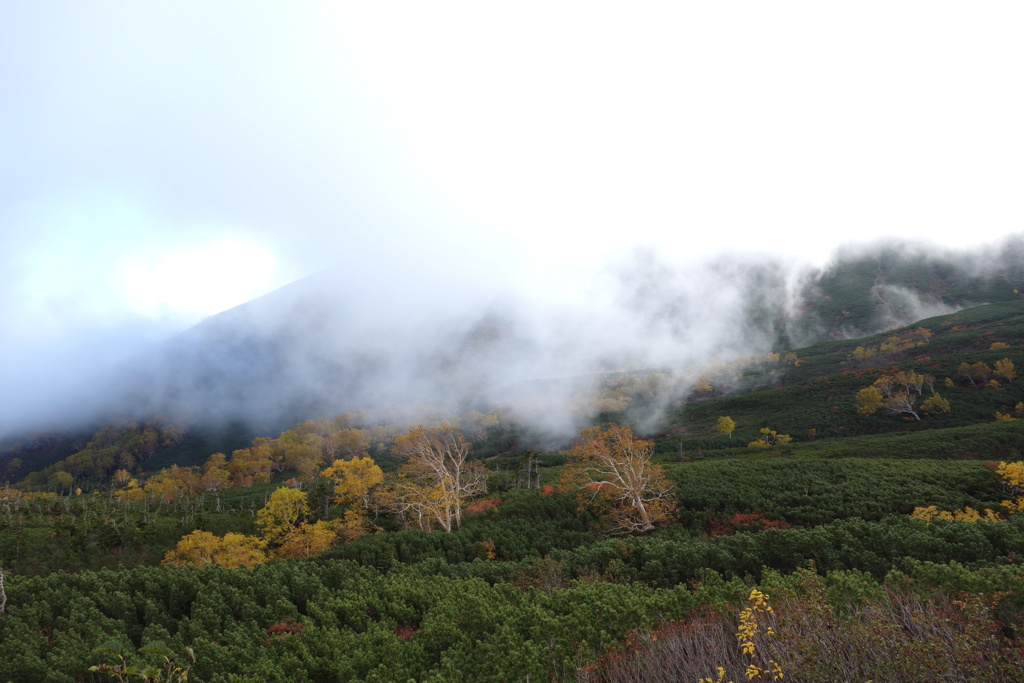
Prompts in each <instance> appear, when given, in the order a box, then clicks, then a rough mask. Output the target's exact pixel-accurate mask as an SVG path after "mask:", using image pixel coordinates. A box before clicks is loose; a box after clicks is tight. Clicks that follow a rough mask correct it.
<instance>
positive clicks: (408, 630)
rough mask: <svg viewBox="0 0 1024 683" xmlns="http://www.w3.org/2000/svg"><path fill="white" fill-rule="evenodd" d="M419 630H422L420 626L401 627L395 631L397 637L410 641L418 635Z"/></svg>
mask: <svg viewBox="0 0 1024 683" xmlns="http://www.w3.org/2000/svg"><path fill="white" fill-rule="evenodd" d="M419 630H420V627H419V626H399V627H398V628H396V629H395V635H396V636H398V637H399V638H404V639H405V640H409V639H410V638H412V636H413V634H414V633H416V631H419Z"/></svg>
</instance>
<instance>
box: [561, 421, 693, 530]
mask: <svg viewBox="0 0 1024 683" xmlns="http://www.w3.org/2000/svg"><path fill="white" fill-rule="evenodd" d="M653 453H654V443H653V442H652V441H646V440H643V439H638V438H637V437H636V436H634V434H633V430H632V429H630V428H629V427H628V426H623V427H620V426H618V425H615V424H612V425H609V426H608V427H604V428H602V427H591V428H589V429H584V430H583V431H581V432H580V438H579V439H577V441H576V442H575V443H574V444H573V446H572V448H571V449H570V450H569V458H568V461H567V463H566V466H565V469H564V470H563V473H562V481H563V483H564V484H566V485H567V486H570V487H572V488H574V489H575V490H576V491H578V492H579V493H580V494H581V495H582V496H583V497H585V498H588V499H590V500H591V501H600V502H601V503H603V508H604V509H603V510H602V512H603V515H604V516H605V518H606V519H607V521H608V522H609V526H610V531H611V532H612V533H634V532H641V533H642V532H647V531H651V530H652V529H654V528H655V527H657V526H661V525H662V524H665V523H667V522H668V521H670V519H671V517H672V513H673V512H674V511H675V506H676V502H675V499H674V497H673V496H672V491H673V489H674V488H675V486H674V484H673V483H672V482H671V481H669V480H668V479H667V478H666V477H665V473H664V470H663V469H662V468H661V466H659V465H654V464H652V463H651V455H652V454H653Z"/></svg>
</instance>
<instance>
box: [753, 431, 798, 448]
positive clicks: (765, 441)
mask: <svg viewBox="0 0 1024 683" xmlns="http://www.w3.org/2000/svg"><path fill="white" fill-rule="evenodd" d="M792 440H793V437H792V436H790V435H789V434H779V433H778V432H776V431H775V430H774V429H768V428H767V427H762V428H761V437H760V438H759V439H756V440H754V441H751V442H750V443H748V444H747V446H748V447H750V448H758V447H760V448H768V447H769V446H781V445H782V444H785V443H789V442H790V441H792Z"/></svg>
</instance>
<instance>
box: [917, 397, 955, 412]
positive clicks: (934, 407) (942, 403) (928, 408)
mask: <svg viewBox="0 0 1024 683" xmlns="http://www.w3.org/2000/svg"><path fill="white" fill-rule="evenodd" d="M921 410H922V412H925V413H948V412H949V411H950V407H949V401H947V400H946V399H944V398H942V395H941V394H932V395H931V396H929V397H928V398H926V399H925V400H924V403H922V404H921Z"/></svg>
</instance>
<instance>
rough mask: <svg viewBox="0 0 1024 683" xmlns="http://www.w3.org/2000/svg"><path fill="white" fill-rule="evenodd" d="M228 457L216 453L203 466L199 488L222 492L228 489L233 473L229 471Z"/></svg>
mask: <svg viewBox="0 0 1024 683" xmlns="http://www.w3.org/2000/svg"><path fill="white" fill-rule="evenodd" d="M227 460H228V459H227V456H226V455H224V454H223V453H214V454H213V455H211V456H210V457H209V458H207V459H206V463H205V464H204V465H203V476H202V477H201V478H200V479H199V488H200V489H202V490H203V491H211V492H213V491H220V490H221V489H225V488H227V487H228V483H229V482H230V480H231V473H230V472H229V471H228V466H227Z"/></svg>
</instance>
